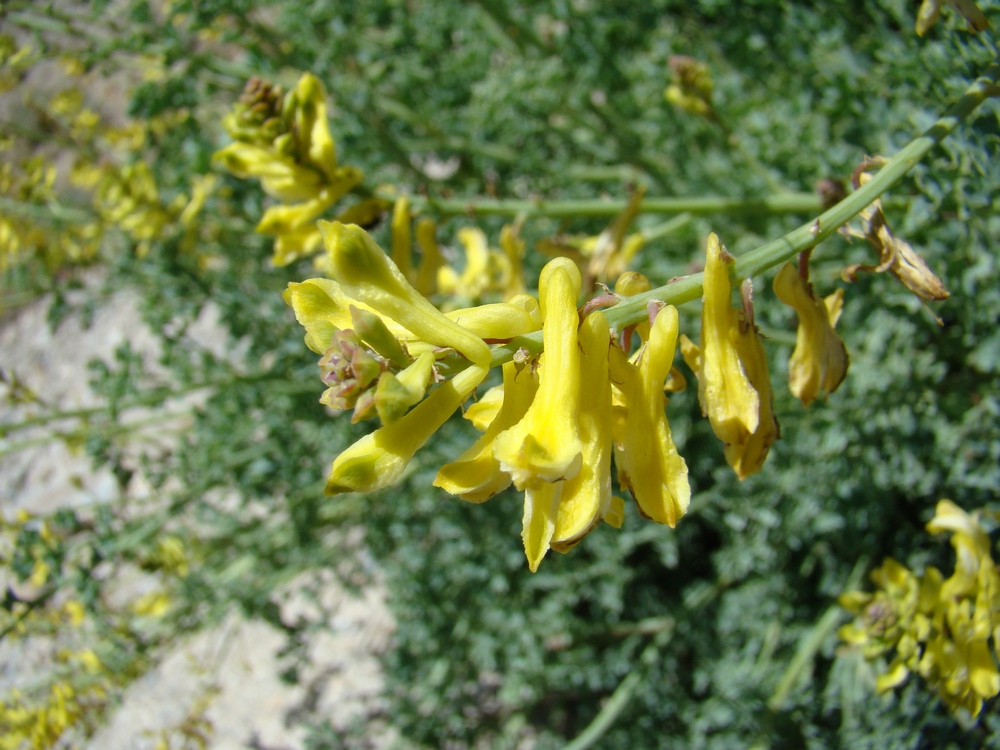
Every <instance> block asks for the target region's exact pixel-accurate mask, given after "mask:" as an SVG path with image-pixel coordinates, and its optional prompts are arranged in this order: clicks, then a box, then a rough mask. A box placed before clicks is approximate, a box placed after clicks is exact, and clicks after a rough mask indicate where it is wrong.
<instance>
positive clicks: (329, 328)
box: [283, 279, 406, 354]
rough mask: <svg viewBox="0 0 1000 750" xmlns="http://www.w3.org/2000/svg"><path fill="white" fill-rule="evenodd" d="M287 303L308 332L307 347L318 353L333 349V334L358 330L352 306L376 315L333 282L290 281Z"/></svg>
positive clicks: (389, 324) (394, 327)
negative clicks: (331, 343) (339, 331)
mask: <svg viewBox="0 0 1000 750" xmlns="http://www.w3.org/2000/svg"><path fill="white" fill-rule="evenodd" d="M283 297H284V299H285V302H286V304H288V305H289V306H290V307H291V308H292V310H294V311H295V319H296V320H298V321H299V325H301V326H302V327H303V328H305V329H306V337H305V341H306V346H308V347H309V348H310V349H311V350H312V351H314V352H316V353H317V354H323V353H325V352H326V350H327V349H328V348H329V347H330V342H331V340H332V339H333V334H334V333H336V332H337V331H338V330H348V329H351V328H353V327H354V323H353V319H352V318H351V306H352V305H354V306H356V307H359V308H361V309H363V310H369V311H371V312H374V311H373V310H372V309H371V308H370V307H368V306H367V305H365V304H363V303H361V302H359V301H358V300H356V299H352V298H351V297H349V296H347V295H346V294H345V293H344V290H343V289H342V288H341V286H340V284H338V283H337V282H336V281H333V280H331V279H308V280H306V281H302V282H290V283H289V284H288V288H287V289H286V290H285V292H284V295H283ZM383 322H384V323H385V324H386V326H387V327H388V328H389V330H390V331H391V332H392V333H393V335H395V336H396V338H400V336H401V335H403V334H404V333H406V332H405V331H404V330H403V329H402V328H400V327H399V326H398V325H397V324H396V323H394V322H393V321H391V320H385V319H384V318H383Z"/></svg>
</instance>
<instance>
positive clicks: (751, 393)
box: [681, 233, 779, 479]
mask: <svg viewBox="0 0 1000 750" xmlns="http://www.w3.org/2000/svg"><path fill="white" fill-rule="evenodd" d="M732 260H733V258H732V256H731V255H729V253H728V252H726V250H725V248H723V247H722V245H721V244H720V243H719V238H718V237H717V236H716V235H715V234H714V233H713V234H710V235H709V237H708V257H707V262H706V264H705V281H704V289H705V295H704V305H703V306H702V315H701V348H700V349H699V348H698V347H697V346H695V345H694V343H692V342H691V341H690V339H688V338H687V336H682V337H681V353H682V354H683V356H684V361H685V362H687V364H688V366H689V367H690V368H691V369H692V370H694V372H695V374H696V375H697V376H698V399H699V401H700V402H701V410H702V413H703V414H705V415H707V416H708V419H709V422H710V423H711V425H712V430H713V431H714V432H715V434H716V436H717V437H718V438H719V439H720V440H721V441H722V442H723V443H724V445H725V454H726V461H727V462H728V463H729V465H730V466H731V467H732V468H733V470H734V471H735V472H736V474H737V476H739V478H740V479H744V478H746V477H747V476H749V475H750V474H753V473H754V472H756V471H759V470H760V468H761V467H762V466H763V464H764V461H765V459H766V458H767V452H768V450H769V449H770V447H771V445H772V444H773V443H774V441H775V440H776V439H777V438H778V435H779V428H778V422H777V419H776V418H775V416H774V410H773V405H772V393H771V383H770V373H769V372H768V367H767V359H766V357H765V355H764V348H763V346H762V345H761V343H760V338H759V336H758V334H757V327H756V326H755V325H754V322H753V318H752V308H751V307H750V300H749V292H748V288H746V287H745V288H744V291H745V292H746V294H745V295H744V305H745V307H746V308H747V309H745V310H737V309H734V308H733V307H732V305H731V303H730V297H731V294H732V287H731V285H730V281H729V264H730V263H731V262H732Z"/></svg>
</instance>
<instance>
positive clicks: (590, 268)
mask: <svg viewBox="0 0 1000 750" xmlns="http://www.w3.org/2000/svg"><path fill="white" fill-rule="evenodd" d="M645 195H646V186H645V185H640V186H639V187H638V188H636V189H635V190H634V191H633V192H632V195H631V196H630V197H629V200H628V203H627V204H626V205H625V208H624V209H622V211H621V213H619V214H618V215H617V216H615V218H614V219H613V220H612V222H611V223H610V224H609V225H608V226H607V227H606V228H605V229H604V231H602V232H601V233H600V234H599V235H597V236H593V237H587V236H581V235H557V236H555V237H550V238H548V239H543V240H541V241H540V242H539V243H538V249H539V250H541V251H542V252H543V253H546V254H548V255H561V256H563V257H565V258H569V259H571V260H573V261H574V262H576V264H577V265H578V266H579V267H580V268H581V272H583V273H584V274H585V277H586V278H585V279H584V287H585V288H587V289H589V288H591V287H592V285H593V282H594V281H598V282H601V283H604V282H606V281H608V280H609V279H615V278H618V277H619V276H620V275H621V274H622V273H624V272H625V269H626V268H627V267H628V264H629V263H630V262H631V261H632V259H633V258H634V257H635V255H636V254H637V253H638V252H639V250H641V249H642V247H643V245H645V242H646V238H645V235H643V233H642V232H635V233H634V234H631V235H628V234H626V233H627V232H628V229H629V227H630V226H632V222H633V221H634V220H635V217H636V216H637V215H638V214H639V210H640V208H641V207H642V199H643V198H644V197H645Z"/></svg>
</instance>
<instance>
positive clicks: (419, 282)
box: [413, 216, 444, 296]
mask: <svg viewBox="0 0 1000 750" xmlns="http://www.w3.org/2000/svg"><path fill="white" fill-rule="evenodd" d="M436 232H437V224H435V223H434V220H433V219H430V218H427V217H426V216H425V217H424V218H422V219H420V220H419V221H418V222H417V227H416V235H417V245H418V246H419V247H420V252H421V254H422V256H423V257H422V258H421V260H420V266H419V267H418V268H417V272H416V280H415V281H414V282H413V286H414V287H415V288H416V290H417V291H418V292H420V293H421V294H423V295H426V296H430V295H432V294H434V293H435V292H436V291H437V277H438V269H439V268H441V267H442V266H443V265H444V256H442V255H441V248H440V247H438V243H437V237H435V233H436Z"/></svg>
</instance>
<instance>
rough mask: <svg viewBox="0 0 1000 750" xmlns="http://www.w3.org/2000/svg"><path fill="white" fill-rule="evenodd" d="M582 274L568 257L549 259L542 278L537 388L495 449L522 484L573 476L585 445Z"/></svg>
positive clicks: (514, 477) (516, 483)
mask: <svg viewBox="0 0 1000 750" xmlns="http://www.w3.org/2000/svg"><path fill="white" fill-rule="evenodd" d="M579 291H580V274H579V271H578V270H577V268H576V266H575V264H573V263H572V262H571V261H568V260H566V259H564V258H557V259H556V260H553V261H550V262H549V263H548V264H547V265H546V266H545V268H544V269H543V270H542V275H541V278H540V279H539V292H540V302H541V307H542V318H543V320H544V321H545V323H544V326H543V328H542V336H543V343H544V346H545V351H544V352H543V354H542V355H541V357H540V358H539V366H538V377H539V388H538V394H537V395H536V396H535V400H534V401H533V402H532V404H531V407H530V408H529V409H528V412H527V414H525V416H524V418H523V419H522V420H521V421H520V422H518V424H516V425H515V426H514V427H512V428H510V429H509V430H507V431H506V432H504V433H503V434H501V435H500V436H499V437H497V440H496V443H495V446H494V455H495V456H496V458H497V460H498V461H500V464H501V465H502V466H503V468H504V470H506V471H508V472H510V474H511V476H512V478H513V480H514V484H515V485H516V486H517V488H518V489H524V488H525V487H527V486H529V485H531V484H533V483H535V482H538V481H545V482H554V481H557V480H560V479H570V478H572V477H574V476H576V473H577V472H578V471H579V470H580V463H581V454H582V450H583V446H582V443H581V441H580V435H579V431H578V428H577V424H576V414H577V410H578V406H579V401H580V350H579V346H578V345H577V326H578V324H579V318H578V316H577V312H576V298H577V295H578V294H579Z"/></svg>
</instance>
